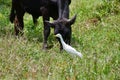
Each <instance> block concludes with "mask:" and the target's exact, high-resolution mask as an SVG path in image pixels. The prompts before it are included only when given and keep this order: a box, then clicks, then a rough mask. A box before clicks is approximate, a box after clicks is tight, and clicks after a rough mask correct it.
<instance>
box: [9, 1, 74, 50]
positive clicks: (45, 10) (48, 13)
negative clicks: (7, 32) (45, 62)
mask: <svg viewBox="0 0 120 80" xmlns="http://www.w3.org/2000/svg"><path fill="white" fill-rule="evenodd" d="M70 3H71V0H12V8H11V14H10V21H11V22H14V27H15V34H16V35H18V34H19V33H22V30H23V28H24V23H23V16H24V14H25V12H27V13H29V14H31V15H32V17H33V22H34V23H36V22H37V18H38V17H39V16H42V17H43V23H44V42H43V48H44V49H46V48H47V39H48V36H49V34H50V27H51V26H52V27H54V31H55V32H54V33H55V34H57V33H61V35H62V36H63V39H64V41H65V42H66V43H67V44H70V39H71V25H72V24H73V23H74V22H75V19H76V16H74V17H73V18H72V19H71V20H70V19H69V4H70ZM50 17H52V18H53V19H54V20H55V21H54V22H53V23H50V22H49V19H50ZM60 44H61V43H60ZM61 49H62V46H61Z"/></svg>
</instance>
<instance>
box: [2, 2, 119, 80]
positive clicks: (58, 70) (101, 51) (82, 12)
mask: <svg viewBox="0 0 120 80" xmlns="http://www.w3.org/2000/svg"><path fill="white" fill-rule="evenodd" d="M10 2H11V1H10V0H6V1H3V0H1V1H0V80H120V12H119V10H120V7H119V5H120V2H119V0H114V1H113V0H111V1H110V2H109V3H106V1H105V0H72V3H71V5H70V17H72V16H73V15H74V14H75V13H77V19H76V22H75V24H74V25H72V44H71V45H72V46H73V47H75V48H76V49H77V50H78V51H80V52H81V53H82V54H83V58H82V59H80V58H79V57H77V56H75V57H74V56H71V55H69V54H68V53H66V52H65V51H62V52H60V51H59V43H58V41H57V40H56V39H55V37H54V36H53V29H52V30H51V35H50V37H49V41H48V43H49V45H54V46H53V48H51V49H49V50H47V51H44V50H42V44H43V43H42V42H43V23H42V18H39V24H38V25H37V26H36V27H35V28H34V27H33V22H32V17H31V16H30V15H29V14H26V15H25V16H24V23H25V28H24V35H23V36H22V37H20V38H16V37H15V36H14V25H13V24H11V23H10V21H9V13H10V7H11V4H10ZM94 20H95V21H96V22H94Z"/></svg>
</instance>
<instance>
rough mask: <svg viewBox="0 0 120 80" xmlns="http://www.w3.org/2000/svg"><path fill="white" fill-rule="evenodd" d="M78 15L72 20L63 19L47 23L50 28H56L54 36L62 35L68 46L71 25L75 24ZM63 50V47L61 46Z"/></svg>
mask: <svg viewBox="0 0 120 80" xmlns="http://www.w3.org/2000/svg"><path fill="white" fill-rule="evenodd" d="M75 20H76V15H75V16H74V17H73V18H72V19H66V18H61V19H58V20H55V21H54V22H49V21H46V23H47V24H48V25H49V26H52V27H54V34H58V33H60V34H61V35H62V37H63V39H64V41H65V42H66V43H67V44H70V39H71V25H72V24H73V23H74V22H75ZM61 48H62V46H61Z"/></svg>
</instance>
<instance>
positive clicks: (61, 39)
mask: <svg viewBox="0 0 120 80" xmlns="http://www.w3.org/2000/svg"><path fill="white" fill-rule="evenodd" d="M60 41H61V43H62V46H63V47H64V46H65V45H66V43H65V42H64V40H63V38H62V36H61V37H60Z"/></svg>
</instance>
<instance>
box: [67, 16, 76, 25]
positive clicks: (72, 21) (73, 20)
mask: <svg viewBox="0 0 120 80" xmlns="http://www.w3.org/2000/svg"><path fill="white" fill-rule="evenodd" d="M76 17H77V15H75V16H73V18H72V19H70V20H68V21H67V23H68V24H69V25H72V24H74V22H75V20H76Z"/></svg>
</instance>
